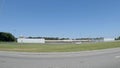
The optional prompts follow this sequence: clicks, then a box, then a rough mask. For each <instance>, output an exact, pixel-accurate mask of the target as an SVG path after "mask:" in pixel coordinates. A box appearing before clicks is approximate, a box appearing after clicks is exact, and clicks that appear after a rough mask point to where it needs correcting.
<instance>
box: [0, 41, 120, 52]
mask: <svg viewBox="0 0 120 68" xmlns="http://www.w3.org/2000/svg"><path fill="white" fill-rule="evenodd" d="M117 47H120V41H116V42H102V43H90V44H20V43H4V42H1V43H0V51H19V52H76V51H87V50H99V49H107V48H117Z"/></svg>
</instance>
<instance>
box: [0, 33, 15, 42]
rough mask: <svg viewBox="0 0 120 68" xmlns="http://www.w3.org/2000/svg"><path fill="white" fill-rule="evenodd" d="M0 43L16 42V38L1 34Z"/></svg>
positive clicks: (8, 34)
mask: <svg viewBox="0 0 120 68" xmlns="http://www.w3.org/2000/svg"><path fill="white" fill-rule="evenodd" d="M0 41H1V42H14V41H16V38H15V37H14V36H13V35H12V34H11V33H7V32H0Z"/></svg>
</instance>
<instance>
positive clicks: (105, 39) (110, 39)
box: [104, 38, 115, 42]
mask: <svg viewBox="0 0 120 68" xmlns="http://www.w3.org/2000/svg"><path fill="white" fill-rule="evenodd" d="M109 41H115V39H114V38H104V42H109Z"/></svg>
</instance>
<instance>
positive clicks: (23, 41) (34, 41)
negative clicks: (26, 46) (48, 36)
mask: <svg viewBox="0 0 120 68" xmlns="http://www.w3.org/2000/svg"><path fill="white" fill-rule="evenodd" d="M17 42H18V43H45V39H28V38H18V39H17Z"/></svg>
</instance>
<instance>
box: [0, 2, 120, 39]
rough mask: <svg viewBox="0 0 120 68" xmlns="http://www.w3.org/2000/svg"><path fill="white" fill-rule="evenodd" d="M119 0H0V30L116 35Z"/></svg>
mask: <svg viewBox="0 0 120 68" xmlns="http://www.w3.org/2000/svg"><path fill="white" fill-rule="evenodd" d="M119 29H120V0H0V32H10V33H12V34H13V35H15V36H16V37H19V36H40V37H69V38H83V37H106V38H114V37H118V36H120V30H119Z"/></svg>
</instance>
